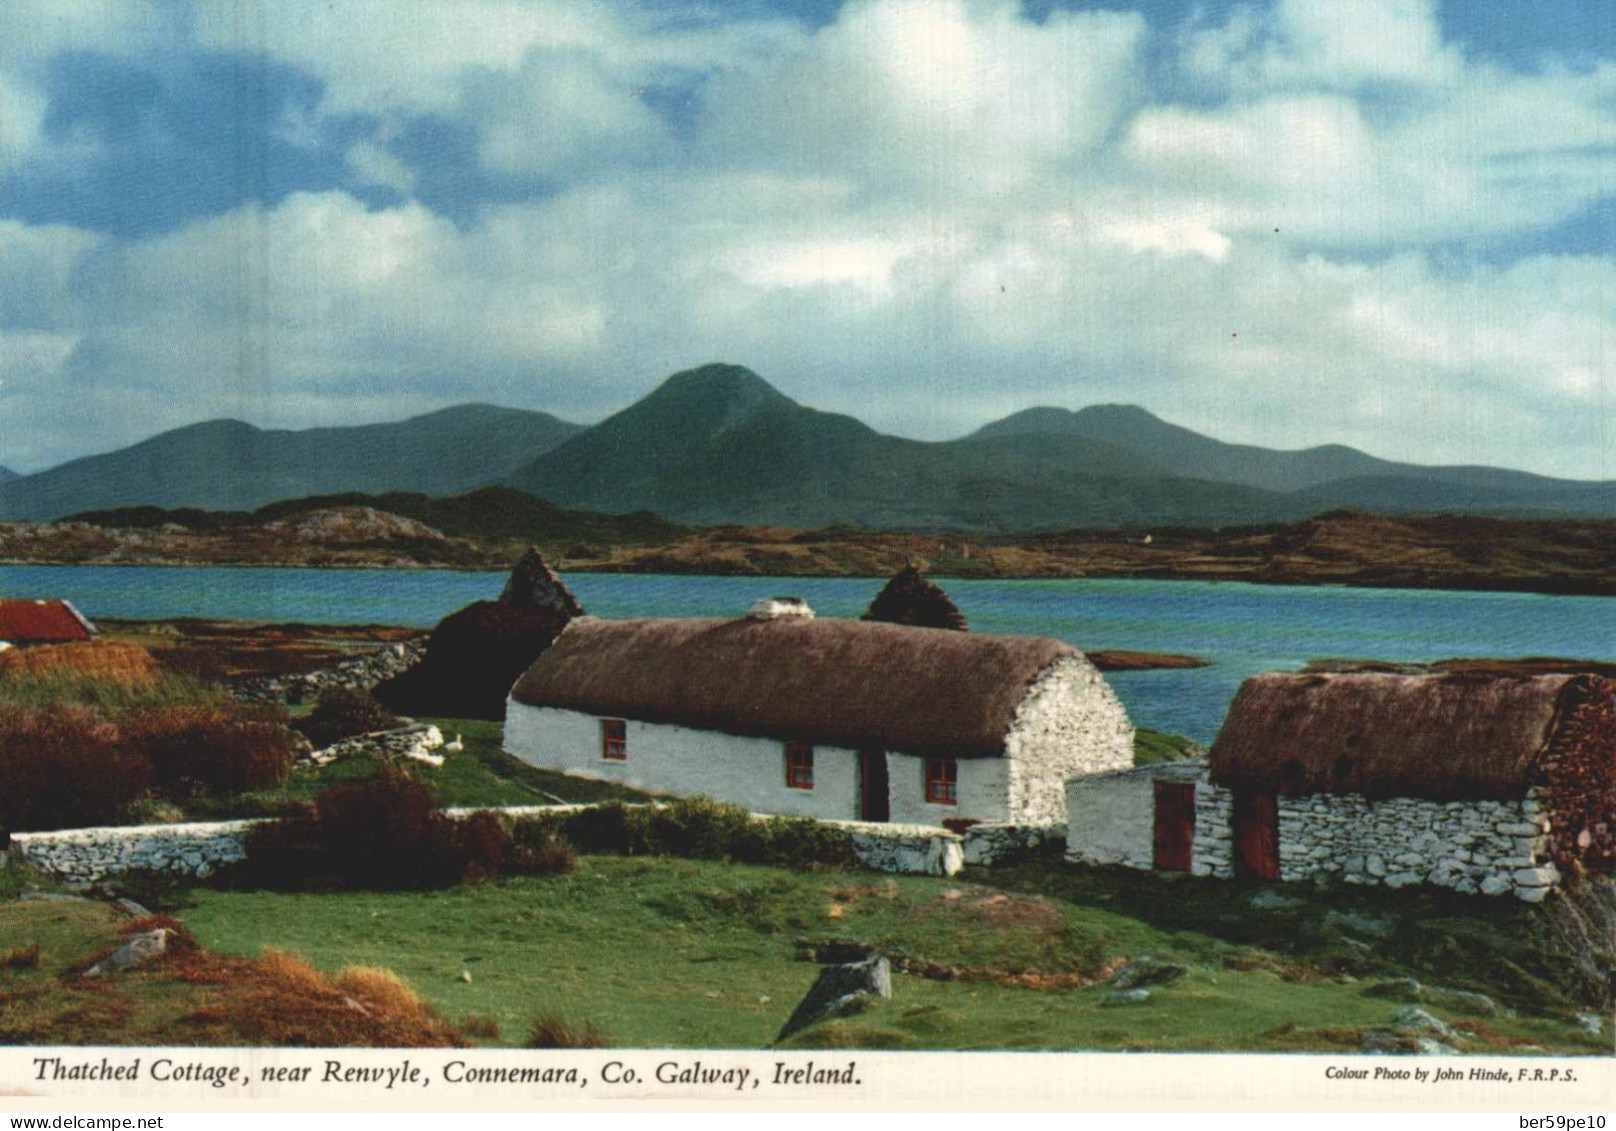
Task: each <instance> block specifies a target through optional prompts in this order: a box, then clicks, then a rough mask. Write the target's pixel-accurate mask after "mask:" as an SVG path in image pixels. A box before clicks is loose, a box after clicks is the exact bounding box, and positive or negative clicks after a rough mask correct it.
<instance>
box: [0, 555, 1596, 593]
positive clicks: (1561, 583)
mask: <svg viewBox="0 0 1616 1131" xmlns="http://www.w3.org/2000/svg"><path fill="white" fill-rule="evenodd" d="M513 560H514V559H513ZM658 564H659V566H660V568H645V569H635V568H625V563H620V562H613V563H598V562H575V561H569V560H568V559H566V558H565V557H561V558H558V559H556V561H555V564H554V568H555V569H556V571H557V572H558V573H563V574H566V573H573V574H582V573H587V574H615V575H618V576H622V577H656V576H661V577H755V578H759V579H767V578H780V579H782V580H791V579H796V578H803V579H820V578H845V579H848V580H858V581H885V580H886V579H887V578H888V577H890V576H891V574H890V573H887V572H882V571H859V570H834V569H822V570H798V571H787V570H781V571H772V570H743V569H722V568H717V569H696V568H689V569H669V568H667V563H658ZM35 567H37V568H41V569H209V570H270V569H288V570H318V571H330V572H355V573H494V574H502V575H503V574H505V573H508V572H509V569H510V566H509V564H508V563H503V562H501V563H495V562H488V563H481V564H477V565H457V564H453V563H449V562H398V563H370V562H336V563H334V562H318V563H316V562H295V561H292V562H287V561H281V562H229V561H224V562H205V561H83V560H79V561H69V560H62V559H46V560H38V559H19V558H0V568H8V569H27V568H35ZM926 576H927V578H930V579H934V580H937V581H950V582H959V581H992V582H1003V583H1016V582H1026V581H1151V582H1156V581H1162V582H1172V583H1180V582H1199V583H1203V584H1208V585H1249V586H1252V587H1255V588H1276V587H1277V588H1298V589H1372V590H1381V591H1385V592H1411V593H1423V592H1443V593H1504V594H1528V595H1537V596H1542V597H1616V581H1610V582H1605V581H1592V580H1590V581H1581V580H1570V579H1559V578H1541V579H1539V578H1500V579H1486V578H1474V577H1454V578H1431V579H1427V580H1419V579H1412V578H1404V577H1395V578H1393V579H1390V580H1389V582H1383V581H1381V580H1378V579H1366V578H1358V577H1309V576H1298V575H1284V576H1273V575H1272V573H1271V571H1270V575H1269V576H1261V575H1259V574H1258V573H1257V571H1252V573H1249V574H1248V573H1240V572H1234V571H1220V570H1196V571H1185V570H1171V569H1166V570H1163V569H1159V568H1158V569H1150V570H1128V569H1111V570H1094V569H1089V570H1072V571H1059V570H1047V569H1040V570H1028V571H1025V572H984V571H968V572H963V573H956V572H951V571H949V570H947V569H932V570H927V571H926Z"/></svg>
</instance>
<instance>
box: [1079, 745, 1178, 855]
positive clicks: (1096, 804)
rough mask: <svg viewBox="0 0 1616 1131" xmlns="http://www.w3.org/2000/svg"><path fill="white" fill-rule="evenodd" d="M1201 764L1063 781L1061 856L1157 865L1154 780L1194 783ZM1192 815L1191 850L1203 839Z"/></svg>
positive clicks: (1152, 767)
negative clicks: (1063, 844) (1063, 845)
mask: <svg viewBox="0 0 1616 1131" xmlns="http://www.w3.org/2000/svg"><path fill="white" fill-rule="evenodd" d="M1205 772H1206V763H1204V762H1199V761H1181V762H1158V763H1155V764H1154V765H1149V766H1141V767H1139V768H1138V769H1133V770H1123V771H1119V772H1113V773H1109V774H1090V775H1086V776H1083V777H1077V778H1073V779H1072V780H1071V781H1069V782H1067V783H1066V856H1067V858H1068V859H1070V860H1076V861H1080V862H1082V863H1085V864H1123V865H1126V866H1127V867H1129V868H1145V869H1149V868H1152V867H1154V866H1155V862H1156V831H1155V830H1156V782H1157V781H1185V782H1193V781H1196V780H1198V779H1199V778H1201V777H1204V776H1205ZM1200 825H1201V822H1200V814H1199V813H1197V814H1196V846H1197V848H1199V846H1200V841H1201V839H1202V837H1203V835H1204V834H1203V833H1202V830H1201V827H1200Z"/></svg>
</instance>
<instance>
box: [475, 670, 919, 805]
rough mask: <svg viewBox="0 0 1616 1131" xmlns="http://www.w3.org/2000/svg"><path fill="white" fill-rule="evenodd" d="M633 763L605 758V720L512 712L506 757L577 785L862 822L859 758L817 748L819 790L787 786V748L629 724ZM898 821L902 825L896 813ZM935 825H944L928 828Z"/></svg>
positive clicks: (522, 708) (509, 708) (549, 710)
mask: <svg viewBox="0 0 1616 1131" xmlns="http://www.w3.org/2000/svg"><path fill="white" fill-rule="evenodd" d="M625 730H626V734H627V739H628V746H627V750H628V757H627V758H626V759H625V760H623V761H620V762H619V761H611V760H608V759H605V758H602V757H601V737H600V719H599V718H598V717H597V716H595V715H587V714H583V713H581V712H578V711H562V710H558V709H556V708H553V707H529V706H526V705H524V704H522V703H518V702H516V701H514V700H512V701H510V702H508V703H507V704H506V706H505V750H506V752H507V753H509V754H510V755H511V756H512V757H514V758H518V759H520V760H522V761H524V762H527V763H528V764H529V765H533V766H538V767H539V768H541V769H545V770H555V771H558V772H560V773H564V774H568V775H570V776H572V777H580V778H593V779H595V780H597V781H610V782H617V783H618V784H619V785H625V786H628V787H630V788H631V789H642V790H645V791H647V792H649V793H665V794H673V795H675V796H686V797H688V796H694V795H696V794H701V795H703V796H706V797H712V798H716V799H718V800H722V801H733V802H735V803H736V804H737V805H744V806H746V808H748V809H749V810H751V811H752V812H755V813H775V814H780V815H782V816H791V817H818V818H822V819H829V820H840V821H850V820H857V819H858V817H859V771H858V755H857V753H856V752H854V751H852V750H845V749H842V748H840V747H835V746H815V747H814V788H813V789H792V788H790V787H788V786H787V785H786V771H785V744H784V743H781V742H777V741H775V740H773V739H766V738H742V737H738V736H736V735H731V734H721V733H718V732H716V731H705V730H691V729H689V728H686V727H679V726H670V725H666V724H661V723H642V722H637V721H635V720H633V719H629V720H626V723H625ZM892 816H893V820H895V821H901V820H904V818H902V817H900V816H899V815H898V813H897V812H896V811H894V813H893V815H892ZM924 823H928V824H936V823H937V822H935V821H931V822H924Z"/></svg>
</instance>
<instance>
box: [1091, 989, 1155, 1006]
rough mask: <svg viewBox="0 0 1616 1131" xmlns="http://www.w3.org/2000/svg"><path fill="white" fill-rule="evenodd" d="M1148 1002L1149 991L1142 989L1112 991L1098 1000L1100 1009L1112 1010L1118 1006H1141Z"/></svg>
mask: <svg viewBox="0 0 1616 1131" xmlns="http://www.w3.org/2000/svg"><path fill="white" fill-rule="evenodd" d="M1149 1000H1150V991H1149V990H1147V989H1144V988H1143V987H1141V988H1139V989H1134V990H1112V991H1111V992H1110V993H1108V994H1106V995H1105V997H1103V998H1102V999H1100V1007H1101V1008H1102V1009H1114V1008H1116V1007H1117V1006H1119V1005H1143V1004H1145V1002H1147V1001H1149Z"/></svg>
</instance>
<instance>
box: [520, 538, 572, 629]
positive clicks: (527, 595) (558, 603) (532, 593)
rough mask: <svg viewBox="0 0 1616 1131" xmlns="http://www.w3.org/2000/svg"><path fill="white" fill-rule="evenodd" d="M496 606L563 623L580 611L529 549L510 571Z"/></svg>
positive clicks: (560, 581)
mask: <svg viewBox="0 0 1616 1131" xmlns="http://www.w3.org/2000/svg"><path fill="white" fill-rule="evenodd" d="M499 603H500V604H502V605H504V606H506V607H507V608H512V609H522V610H524V611H526V612H538V613H549V614H550V615H552V616H554V617H556V618H557V619H559V620H561V621H563V622H565V621H569V620H571V619H572V618H573V617H580V616H583V613H584V607H583V606H582V605H580V604H579V603H578V598H576V597H574V596H573V595H572V590H570V589H568V588H567V585H566V582H564V581H562V580H561V578H560V577H559V576H558V575H557V574H556V572H555V570H553V569H551V568H550V567H549V566H548V565H546V564H545V562H544V557H543V555H541V554H540V553H539V552H538V550H535V549H531V548H530V549H529V550H528V552H527V553H525V554H523V555H522V557H521V560H519V561H518V562H517V563H516V565H515V567H514V568H513V569H512V570H511V576H510V578H509V579H508V580H507V581H506V582H505V588H504V589H503V590H501V591H500V594H499Z"/></svg>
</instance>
